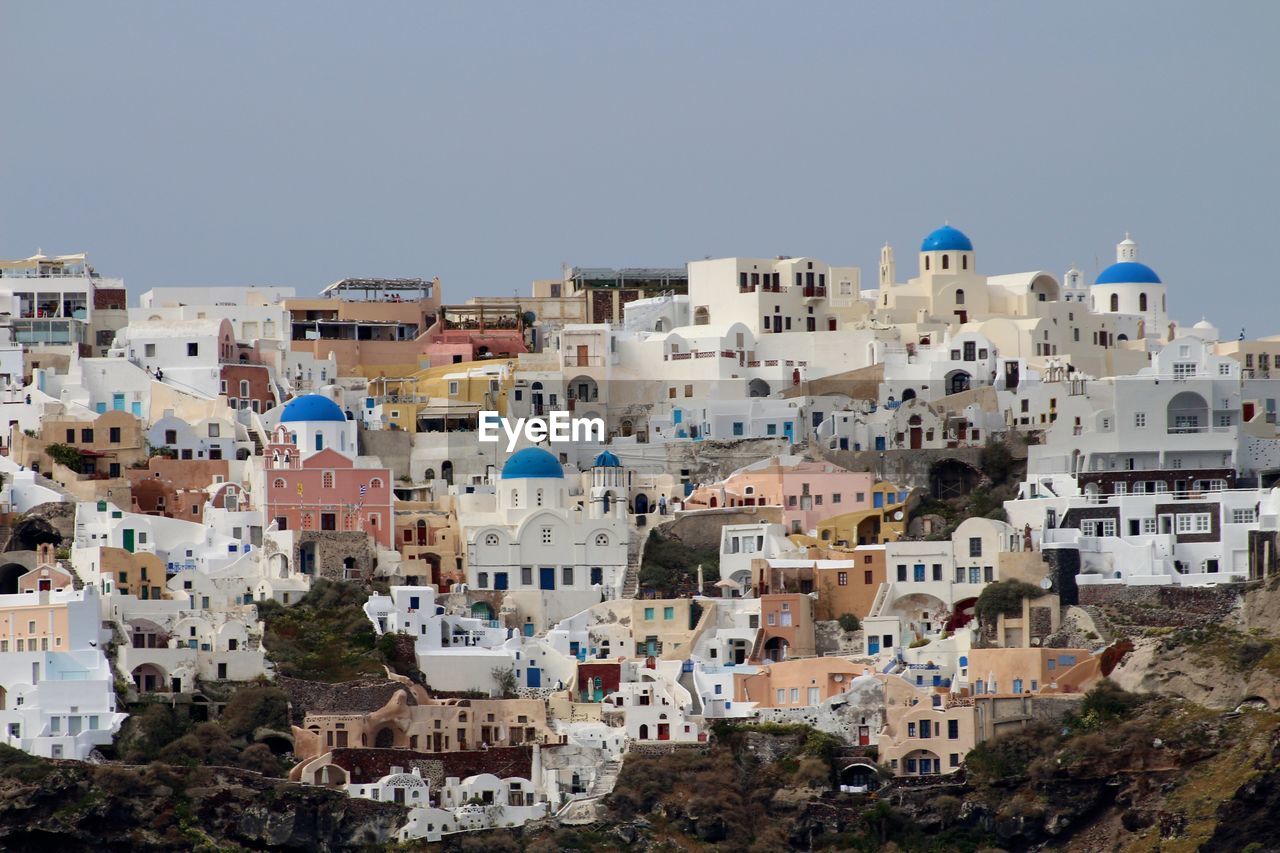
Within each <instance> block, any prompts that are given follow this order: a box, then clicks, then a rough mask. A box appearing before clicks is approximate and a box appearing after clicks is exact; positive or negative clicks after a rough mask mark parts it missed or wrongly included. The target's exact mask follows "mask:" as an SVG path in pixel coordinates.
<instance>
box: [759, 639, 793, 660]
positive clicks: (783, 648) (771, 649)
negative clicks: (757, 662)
mask: <svg viewBox="0 0 1280 853" xmlns="http://www.w3.org/2000/svg"><path fill="white" fill-rule="evenodd" d="M790 648H791V644H790V643H788V642H787V641H786V638H785V637H770V638H769V641H768V642H766V643H765V644H764V659H765V660H766V661H769V662H770V663H779V662H781V661H784V660H786V659H787V652H788V650H789V649H790Z"/></svg>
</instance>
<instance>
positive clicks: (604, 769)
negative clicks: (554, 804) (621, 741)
mask: <svg viewBox="0 0 1280 853" xmlns="http://www.w3.org/2000/svg"><path fill="white" fill-rule="evenodd" d="M621 772H622V762H621V761H617V760H609V761H606V762H604V763H603V764H601V765H600V770H599V772H597V773H596V778H595V781H594V782H592V784H591V787H590V788H589V789H588V790H587V792H586V793H585V794H581V795H579V796H577V797H575V798H574V799H572V800H570V801H569V802H567V803H565V804H564V805H563V806H561V807H560V811H558V812H557V813H556V819H557V820H558V821H559V822H560V823H562V824H565V825H566V826H578V827H588V828H589V827H591V826H594V825H595V824H596V823H597V822H598V821H599V820H600V817H601V805H602V803H601V801H602V800H603V799H604V798H605V797H607V796H609V794H611V793H613V786H614V785H616V784H617V783H618V774H619V773H621Z"/></svg>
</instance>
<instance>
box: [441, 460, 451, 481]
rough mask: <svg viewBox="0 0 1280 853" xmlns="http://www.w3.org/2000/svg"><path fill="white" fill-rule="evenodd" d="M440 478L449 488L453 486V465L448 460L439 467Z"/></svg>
mask: <svg viewBox="0 0 1280 853" xmlns="http://www.w3.org/2000/svg"><path fill="white" fill-rule="evenodd" d="M440 477H441V479H443V480H444V481H445V482H446V483H448V484H449V485H450V486H452V485H453V463H452V462H450V461H449V460H448V459H446V460H445V461H444V462H443V463H441V465H440Z"/></svg>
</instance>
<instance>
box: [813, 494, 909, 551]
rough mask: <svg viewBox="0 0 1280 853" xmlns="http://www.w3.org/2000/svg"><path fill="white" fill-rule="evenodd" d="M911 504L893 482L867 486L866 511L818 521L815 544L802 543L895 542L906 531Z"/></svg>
mask: <svg viewBox="0 0 1280 853" xmlns="http://www.w3.org/2000/svg"><path fill="white" fill-rule="evenodd" d="M913 502H914V500H913V498H912V496H911V492H910V491H908V490H907V489H905V488H902V487H900V486H895V485H894V484H893V483H884V482H881V483H876V484H875V485H874V486H872V487H871V508H870V509H862V510H856V511H854V512H846V513H844V514H842V515H833V516H831V517H830V518H827V519H824V520H823V521H820V522H818V539H817V543H813V540H812V539H809V540H808V541H807V542H806V543H805V544H810V543H813V544H821V545H823V546H826V547H836V548H853V547H855V546H857V545H880V544H883V543H885V542H895V541H897V540H898V539H901V538H902V536H903V535H904V534H905V533H906V532H907V520H908V518H909V517H910V515H911V512H910V509H911V505H912V503H913ZM793 541H795V540H794V539H793Z"/></svg>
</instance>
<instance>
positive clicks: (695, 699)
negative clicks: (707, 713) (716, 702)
mask: <svg viewBox="0 0 1280 853" xmlns="http://www.w3.org/2000/svg"><path fill="white" fill-rule="evenodd" d="M679 680H680V686H681V687H683V688H684V689H685V690H688V691H689V697H690V701H691V702H692V703H693V715H694V716H695V717H701V716H702V697H701V696H699V695H698V687H697V685H696V684H695V683H694V681H693V672H692V671H689V672H686V671H684V670H681V671H680V679H679Z"/></svg>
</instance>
